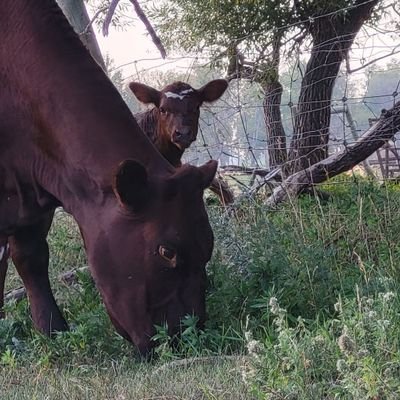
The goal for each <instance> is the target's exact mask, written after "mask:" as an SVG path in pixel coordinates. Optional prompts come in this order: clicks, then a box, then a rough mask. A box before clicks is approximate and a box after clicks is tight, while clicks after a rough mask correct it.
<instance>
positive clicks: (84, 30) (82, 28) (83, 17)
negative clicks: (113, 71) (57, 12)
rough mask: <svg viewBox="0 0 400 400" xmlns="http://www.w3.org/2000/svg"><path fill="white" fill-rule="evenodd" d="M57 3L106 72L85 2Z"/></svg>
mask: <svg viewBox="0 0 400 400" xmlns="http://www.w3.org/2000/svg"><path fill="white" fill-rule="evenodd" d="M57 3H58V5H59V6H60V8H61V9H62V10H63V13H64V14H65V16H66V17H67V19H68V22H69V23H70V24H71V26H72V27H73V28H74V30H75V32H76V33H77V34H78V35H79V37H80V39H81V41H82V43H83V44H84V45H85V47H86V48H87V49H88V50H89V52H90V54H91V55H92V57H93V58H94V59H95V60H96V61H97V63H98V64H99V65H100V66H101V67H102V68H103V69H104V70H106V67H105V63H104V59H103V56H102V54H101V51H100V47H99V44H98V43H97V40H96V35H95V34H94V31H93V28H92V26H90V19H89V15H88V13H87V11H86V7H85V4H84V2H83V0H57Z"/></svg>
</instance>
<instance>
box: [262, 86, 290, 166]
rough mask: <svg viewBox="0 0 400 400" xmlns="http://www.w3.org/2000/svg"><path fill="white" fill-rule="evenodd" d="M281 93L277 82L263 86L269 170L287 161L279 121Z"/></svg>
mask: <svg viewBox="0 0 400 400" xmlns="http://www.w3.org/2000/svg"><path fill="white" fill-rule="evenodd" d="M282 91H283V89H282V85H281V84H280V83H279V82H278V81H275V82H271V83H267V84H266V85H265V86H264V104H263V107H264V121H265V129H266V134H267V143H268V156H269V167H270V168H275V167H278V166H280V165H283V164H284V163H285V162H286V161H287V151H286V136H285V130H284V128H283V125H282V119H281V99H282Z"/></svg>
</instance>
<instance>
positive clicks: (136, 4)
mask: <svg viewBox="0 0 400 400" xmlns="http://www.w3.org/2000/svg"><path fill="white" fill-rule="evenodd" d="M130 2H131V3H132V4H133V7H135V11H136V14H137V16H138V17H139V19H140V20H141V21H142V22H143V24H144V26H145V27H146V29H147V32H149V34H150V36H151V39H152V41H153V43H154V44H155V45H156V47H157V49H158V50H159V52H160V54H161V57H162V58H165V57H166V56H167V52H166V51H165V48H164V46H163V44H162V43H161V39H160V38H159V37H158V36H157V34H156V32H155V30H154V29H153V27H152V26H151V23H150V21H149V20H148V19H147V17H146V15H145V13H144V12H143V10H142V8H141V7H140V5H139V2H138V1H137V0H130Z"/></svg>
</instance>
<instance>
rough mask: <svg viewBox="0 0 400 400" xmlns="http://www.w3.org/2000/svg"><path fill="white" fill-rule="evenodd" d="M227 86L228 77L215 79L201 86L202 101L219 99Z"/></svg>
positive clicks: (209, 101) (208, 101)
mask: <svg viewBox="0 0 400 400" xmlns="http://www.w3.org/2000/svg"><path fill="white" fill-rule="evenodd" d="M227 87H228V81H227V80H226V79H215V80H213V81H210V82H208V83H207V84H206V85H204V86H203V87H201V88H200V89H199V90H198V92H199V93H200V96H201V99H202V101H205V102H207V103H211V102H213V101H215V100H218V99H219V98H220V97H221V96H222V95H223V94H224V92H225V90H226V88H227Z"/></svg>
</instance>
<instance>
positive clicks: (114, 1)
mask: <svg viewBox="0 0 400 400" xmlns="http://www.w3.org/2000/svg"><path fill="white" fill-rule="evenodd" d="M118 3H119V0H112V1H111V3H110V7H109V9H108V11H107V14H106V17H105V18H104V22H103V36H108V28H109V26H110V23H111V20H112V17H113V15H114V13H115V9H116V8H117V5H118Z"/></svg>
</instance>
